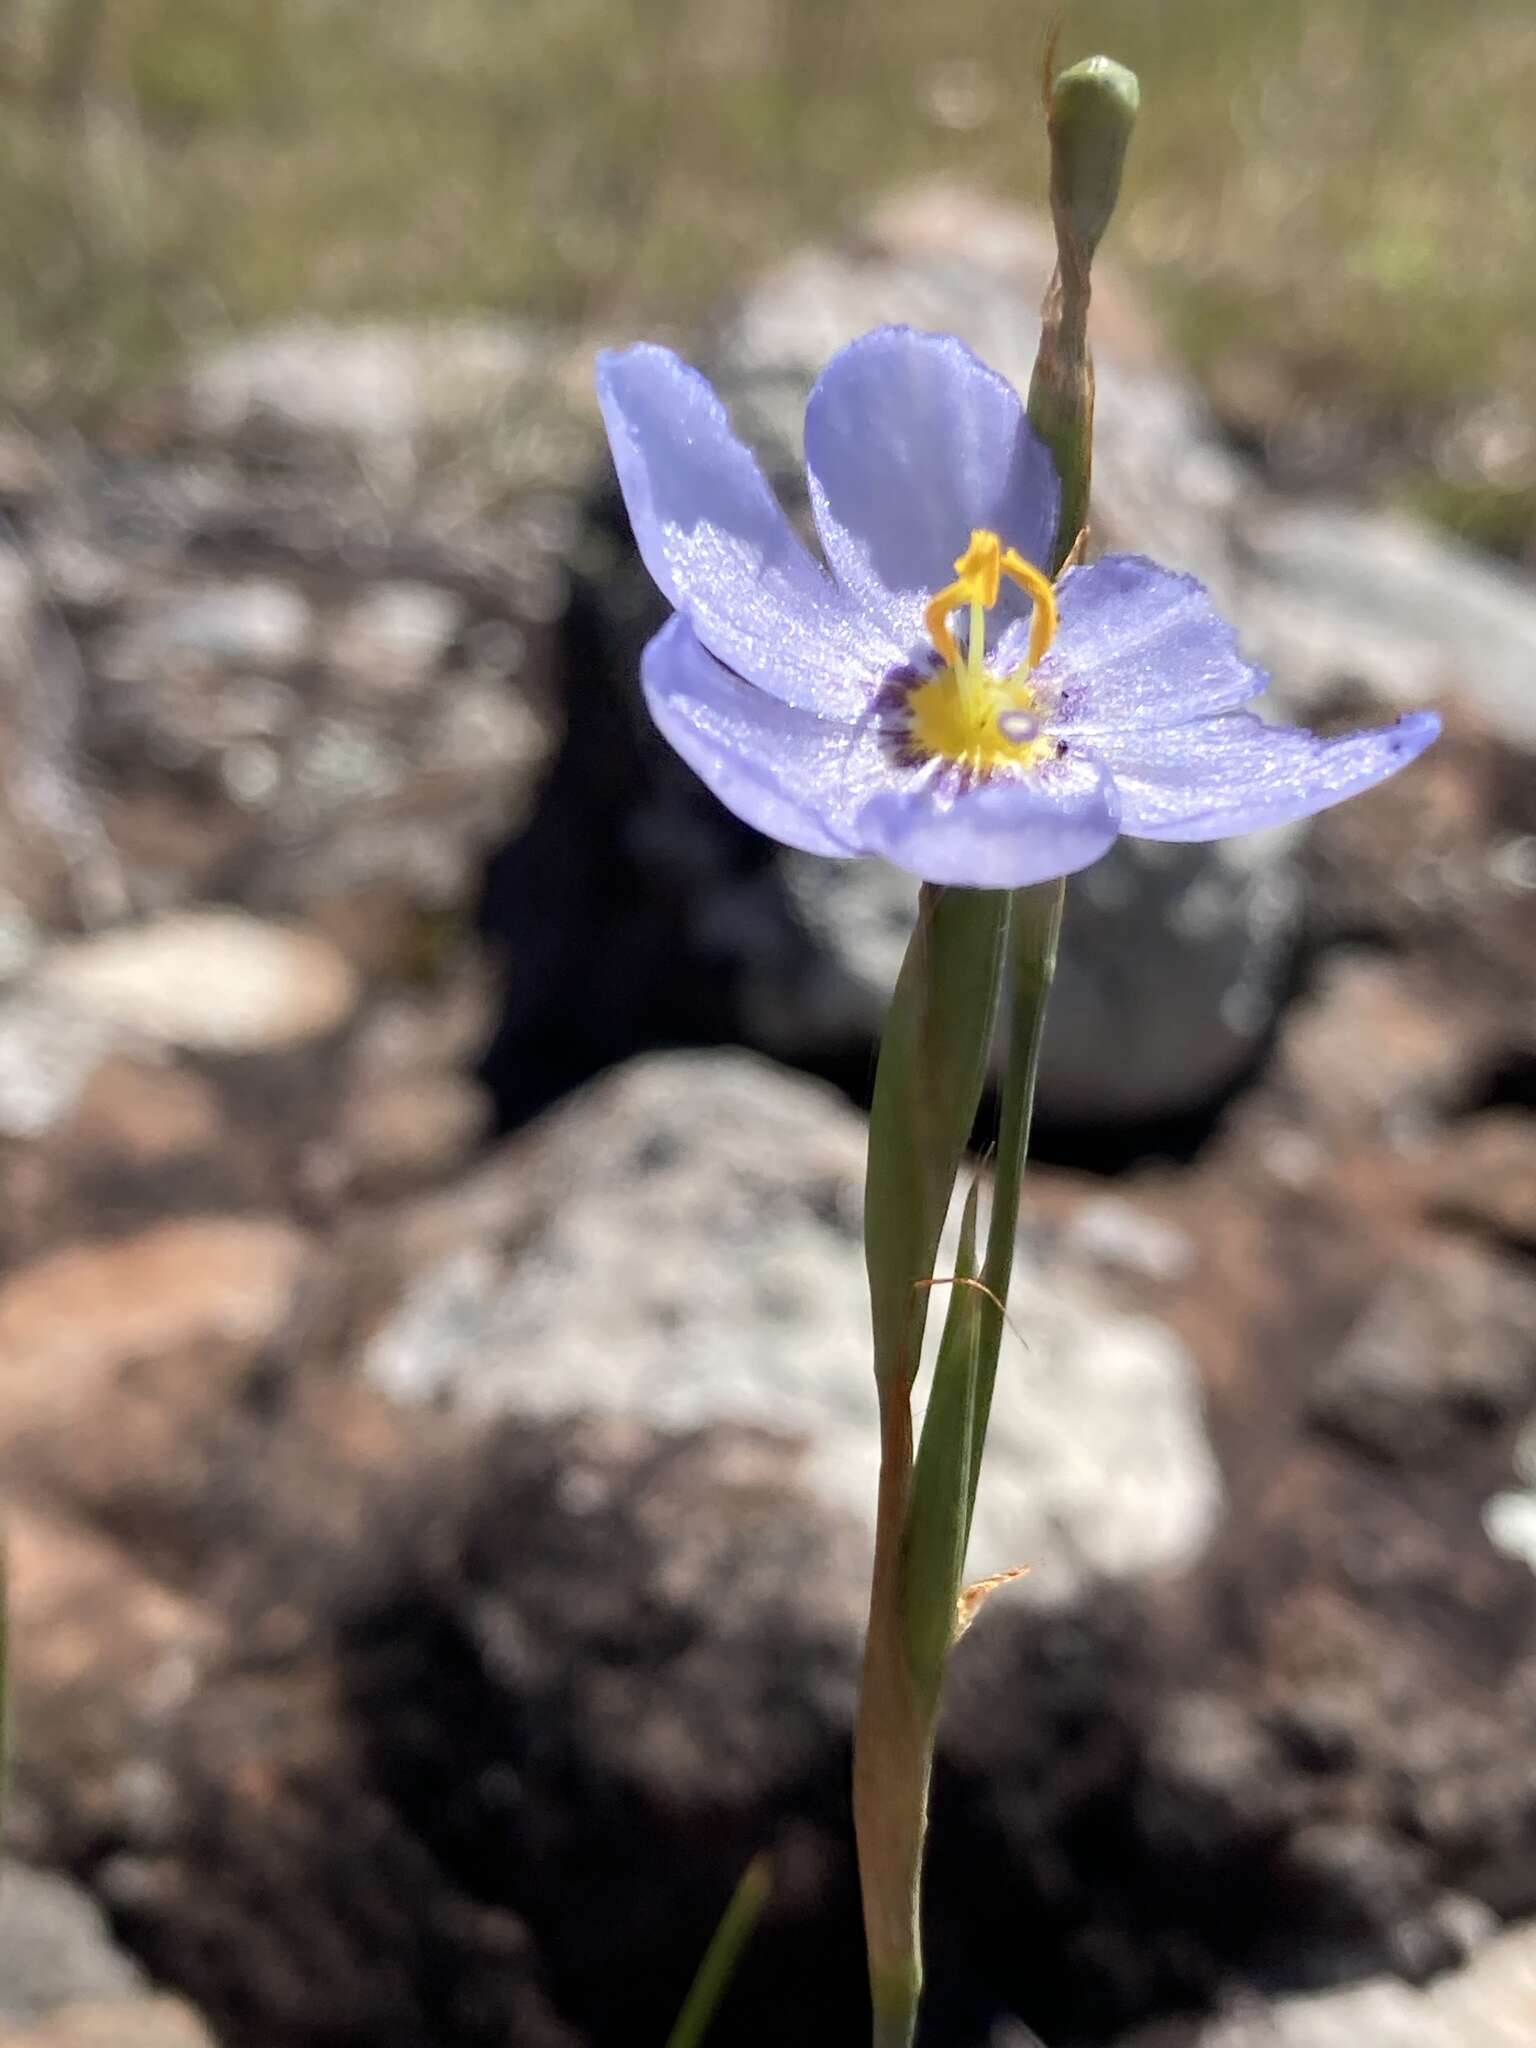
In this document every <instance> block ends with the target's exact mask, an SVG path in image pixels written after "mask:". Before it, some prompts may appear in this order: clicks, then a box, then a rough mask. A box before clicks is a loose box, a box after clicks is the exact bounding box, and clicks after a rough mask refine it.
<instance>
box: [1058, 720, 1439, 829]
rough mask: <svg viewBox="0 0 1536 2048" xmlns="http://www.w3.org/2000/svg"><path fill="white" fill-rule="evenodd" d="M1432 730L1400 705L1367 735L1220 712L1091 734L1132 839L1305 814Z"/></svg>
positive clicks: (1379, 770)
mask: <svg viewBox="0 0 1536 2048" xmlns="http://www.w3.org/2000/svg"><path fill="white" fill-rule="evenodd" d="M1439 730H1440V721H1439V719H1438V718H1436V717H1435V715H1434V713H1433V712H1429V711H1416V712H1410V713H1409V714H1408V715H1407V716H1406V717H1403V718H1399V719H1398V720H1397V721H1396V723H1395V724H1393V725H1389V726H1385V727H1382V728H1381V729H1379V730H1377V731H1372V732H1356V733H1348V734H1346V735H1344V736H1343V737H1342V738H1338V739H1320V738H1319V737H1318V736H1317V735H1316V734H1315V733H1310V732H1307V731H1305V730H1303V729H1302V728H1301V727H1298V726H1274V725H1265V724H1264V723H1263V721H1262V720H1261V719H1258V718H1255V717H1254V716H1253V715H1252V714H1251V713H1250V712H1241V711H1239V712H1228V713H1226V714H1224V715H1222V716H1220V717H1216V718H1201V719H1197V720H1195V721H1194V722H1193V723H1192V724H1187V725H1176V726H1168V727H1165V728H1163V729H1162V730H1161V731H1157V730H1151V729H1147V728H1145V727H1143V728H1140V729H1130V728H1128V729H1127V730H1125V731H1124V732H1122V733H1119V734H1114V735H1109V734H1096V735H1095V736H1094V739H1093V741H1092V747H1093V751H1094V753H1095V754H1097V755H1098V757H1099V758H1100V759H1101V760H1102V761H1104V762H1105V764H1106V765H1107V766H1108V767H1109V769H1110V770H1111V772H1112V773H1113V775H1114V778H1115V785H1116V787H1117V788H1118V790H1119V792H1120V805H1121V830H1122V831H1124V832H1127V833H1129V834H1130V835H1131V836H1132V837H1133V838H1138V839H1174V840H1200V839H1224V838H1226V837H1227V836H1228V835H1229V834H1231V833H1235V832H1253V831H1257V830H1258V829H1259V828H1260V827H1262V826H1265V825H1282V824H1286V823H1288V822H1289V821H1290V820H1291V819H1293V818H1306V817H1310V816H1311V815H1312V813H1313V812H1314V811H1321V810H1326V809H1327V808H1328V806H1329V805H1330V804H1336V803H1339V802H1341V801H1342V800H1343V799H1344V798H1345V797H1348V796H1354V795H1356V794H1357V793H1358V792H1359V791H1361V790H1364V789H1370V788H1372V787H1374V785H1375V784H1376V783H1378V782H1383V781H1385V780H1386V778H1387V777H1388V776H1389V775H1395V774H1396V773H1397V771H1398V769H1399V768H1406V767H1407V765H1408V763H1409V762H1410V761H1414V760H1416V759H1417V758H1418V756H1419V755H1420V754H1422V753H1423V751H1424V749H1425V748H1426V747H1427V746H1428V745H1429V744H1430V742H1431V741H1432V740H1433V739H1434V738H1435V736H1436V735H1437V733H1438V732H1439Z"/></svg>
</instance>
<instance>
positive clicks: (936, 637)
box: [923, 583, 970, 669]
mask: <svg viewBox="0 0 1536 2048" xmlns="http://www.w3.org/2000/svg"><path fill="white" fill-rule="evenodd" d="M969 595H970V592H969V591H968V590H967V588H966V586H965V584H964V583H950V584H946V585H945V587H944V589H942V590H941V591H940V592H939V593H938V595H937V596H936V597H931V598H930V599H929V600H928V603H927V604H926V605H925V606H924V607H923V626H924V629H925V631H926V632H927V635H928V638H929V639H930V640H931V641H932V642H933V644H934V646H935V647H936V648H937V649H938V650H939V652H940V654H942V655H943V657H944V661H945V665H946V666H947V667H949V668H952V669H958V668H959V666H960V647H959V643H958V642H957V641H956V639H955V636H954V634H953V633H951V631H950V630H949V615H950V613H951V612H952V611H954V610H955V609H956V608H957V607H958V606H960V605H962V604H964V603H965V601H966V598H967V597H968V596H969Z"/></svg>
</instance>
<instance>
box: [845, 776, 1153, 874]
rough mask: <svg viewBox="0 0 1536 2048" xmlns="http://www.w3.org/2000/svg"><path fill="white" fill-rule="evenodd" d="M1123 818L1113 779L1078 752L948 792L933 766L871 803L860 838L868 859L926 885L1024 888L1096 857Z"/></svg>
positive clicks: (857, 831) (861, 818)
mask: <svg viewBox="0 0 1536 2048" xmlns="http://www.w3.org/2000/svg"><path fill="white" fill-rule="evenodd" d="M1118 822H1119V810H1118V802H1117V799H1116V796H1115V788H1114V784H1113V782H1112V781H1111V779H1110V777H1109V775H1108V774H1107V773H1106V772H1105V770H1104V768H1103V767H1102V766H1101V765H1100V764H1099V763H1098V762H1096V761H1093V760H1091V759H1089V758H1087V757H1086V756H1077V757H1075V758H1073V759H1070V760H1066V761H1053V762H1050V763H1049V764H1047V765H1046V766H1045V767H1044V768H1042V769H1040V770H1038V771H1037V772H1036V773H1035V774H1034V775H1032V776H1030V777H1028V778H1023V777H1021V778H1019V779H1018V780H1014V779H1012V778H1009V779H1007V780H1004V779H1003V778H1001V777H999V778H997V779H996V780H994V781H990V782H983V783H979V784H975V785H973V786H972V787H971V788H969V789H964V790H959V791H947V792H946V790H945V789H944V785H943V778H942V776H937V775H935V773H934V771H933V770H932V769H928V770H923V769H916V770H911V771H908V772H907V773H906V775H905V776H903V778H902V780H901V782H900V783H899V785H896V786H893V787H891V788H888V789H884V790H881V791H880V792H879V793H878V794H876V795H874V796H872V797H870V798H869V799H868V801H867V802H866V803H864V805H863V806H862V807H861V809H860V810H859V812H858V815H857V816H856V818H855V819H854V820H853V826H852V835H853V837H854V839H855V840H856V842H857V845H858V850H859V851H860V852H861V853H874V854H879V855H880V857H881V858H882V859H884V860H888V861H890V862H891V863H892V864H893V865H894V866H896V867H899V868H906V869H908V870H909V871H910V872H911V873H912V874H914V875H920V876H921V877H922V878H923V880H924V881H925V882H953V883H958V884H960V885H962V886H964V887H968V888H973V889H1022V888H1023V887H1024V886H1025V885H1026V884H1027V883H1030V882H1045V881H1050V880H1051V879H1052V878H1053V877H1054V876H1056V875H1070V874H1074V873H1076V871H1077V870H1078V869H1079V868H1085V867H1087V866H1088V865H1089V864H1090V862H1092V861H1096V860H1097V859H1098V858H1099V856H1100V855H1101V854H1104V853H1107V852H1108V851H1109V848H1110V846H1111V844H1112V843H1113V841H1114V838H1115V834H1116V831H1117V829H1118Z"/></svg>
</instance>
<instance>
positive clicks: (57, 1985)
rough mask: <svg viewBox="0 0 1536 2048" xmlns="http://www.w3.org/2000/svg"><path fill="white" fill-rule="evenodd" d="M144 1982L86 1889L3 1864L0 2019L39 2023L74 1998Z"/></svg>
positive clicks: (102, 1995)
mask: <svg viewBox="0 0 1536 2048" xmlns="http://www.w3.org/2000/svg"><path fill="white" fill-rule="evenodd" d="M142 1983H143V1979H142V1977H141V1976H140V1974H139V1972H138V1970H137V1969H136V1968H135V1966H134V1965H133V1963H131V1962H130V1961H129V1959H128V1957H127V1956H126V1955H124V1953H123V1952H122V1950H121V1949H120V1948H119V1947H118V1946H117V1944H116V1943H115V1942H114V1941H113V1939H112V1936H111V1934H110V1932H109V1931H108V1928H107V1923H106V1920H105V1919H104V1918H103V1916H102V1913H101V1909H100V1907H99V1906H98V1905H97V1904H96V1902H95V1900H94V1899H92V1898H91V1897H90V1895H89V1894H88V1893H87V1892H84V1891H82V1890H81V1889H80V1888H79V1886H78V1885H74V1884H71V1883H70V1882H69V1881H68V1879H67V1878H62V1877H56V1876H54V1875H53V1874H52V1873H51V1872H48V1871H43V1870H33V1869H30V1868H29V1867H28V1866H27V1865H26V1864H25V1863H17V1862H15V1861H12V1860H9V1859H8V1860H7V1861H6V1862H5V1863H4V1864H3V1865H0V2021H15V2020H34V2019H41V2018H44V2017H45V2016H46V2015H47V2014H49V2013H51V2012H52V2011H53V2010H54V2008H55V2007H57V2006H61V2005H66V2004H68V2003H69V2002H70V2001H72V2000H75V1999H109V1998H118V1997H120V1996H123V1995H124V1994H126V1993H129V1992H135V1991H137V1990H138V1989H139V1987H140V1985H141V1984H142ZM3 2039H4V2035H3V2033H0V2040H3Z"/></svg>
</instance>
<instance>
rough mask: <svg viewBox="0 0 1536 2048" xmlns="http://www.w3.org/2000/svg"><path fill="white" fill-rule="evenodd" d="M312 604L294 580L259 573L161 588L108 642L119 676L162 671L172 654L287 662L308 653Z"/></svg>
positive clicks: (245, 662)
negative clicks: (186, 586)
mask: <svg viewBox="0 0 1536 2048" xmlns="http://www.w3.org/2000/svg"><path fill="white" fill-rule="evenodd" d="M311 623H312V622H311V618H310V608H309V605H308V603H307V602H306V601H305V599H304V597H303V596H302V595H301V594H300V593H299V592H298V591H297V590H295V589H293V588H292V586H291V585H289V584H286V583H280V582H278V581H277V580H276V579H275V578H272V577H266V576H251V577H244V578H239V579H236V580H233V581H230V582H224V583H209V584H206V585H204V586H203V587H201V588H191V589H186V590H183V591H180V592H175V593H167V594H163V595H162V594H160V593H157V594H156V596H155V597H154V599H153V600H152V601H151V602H150V603H148V604H146V605H145V606H144V608H143V609H142V610H141V611H140V612H139V614H138V615H137V616H136V617H131V618H130V619H129V620H128V621H127V623H126V624H125V625H123V626H122V627H121V628H120V629H119V631H118V632H117V633H116V634H115V635H114V636H113V637H112V638H111V639H110V640H109V641H108V642H107V644H106V645H105V646H104V647H103V648H102V650H101V657H100V658H101V661H102V666H103V667H104V669H105V670H106V672H107V674H108V675H110V676H112V677H114V678H122V679H134V680H137V679H141V678H152V677H154V676H155V675H156V674H157V672H158V670H159V669H160V668H161V666H162V665H163V664H164V663H166V662H167V661H177V660H188V659H192V660H198V661H204V662H209V663H213V664H218V665H223V666H226V667H230V668H247V669H254V670H257V671H267V670H282V669H288V668H291V667H293V666H294V664H295V663H297V662H299V661H300V660H302V659H303V656H304V654H305V652H306V650H307V647H308V644H309V637H310V631H311Z"/></svg>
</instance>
